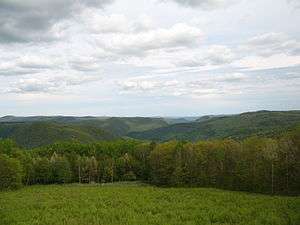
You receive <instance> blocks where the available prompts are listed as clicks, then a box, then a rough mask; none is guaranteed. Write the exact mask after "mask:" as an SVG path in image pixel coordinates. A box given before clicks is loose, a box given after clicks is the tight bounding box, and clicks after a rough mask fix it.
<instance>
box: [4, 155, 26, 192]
mask: <svg viewBox="0 0 300 225" xmlns="http://www.w3.org/2000/svg"><path fill="white" fill-rule="evenodd" d="M21 186H22V166H21V163H20V162H19V161H18V160H17V159H14V158H10V157H9V156H7V155H4V154H0V190H7V189H16V188H19V187H21Z"/></svg>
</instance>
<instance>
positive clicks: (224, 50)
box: [175, 45, 235, 67]
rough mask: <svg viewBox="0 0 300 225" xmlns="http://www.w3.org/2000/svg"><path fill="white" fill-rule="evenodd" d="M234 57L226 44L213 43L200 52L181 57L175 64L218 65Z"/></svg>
mask: <svg viewBox="0 0 300 225" xmlns="http://www.w3.org/2000/svg"><path fill="white" fill-rule="evenodd" d="M234 59H235V54H234V52H233V51H232V50H231V49H230V48H228V47H227V46H222V45H213V46H209V47H208V48H207V49H203V50H202V51H201V52H200V53H198V54H195V55H193V53H191V55H189V56H187V57H184V58H183V59H182V58H179V59H178V61H177V62H175V65H176V66H183V67H201V66H210V65H211V66H219V65H224V64H229V63H232V62H233V61H234Z"/></svg>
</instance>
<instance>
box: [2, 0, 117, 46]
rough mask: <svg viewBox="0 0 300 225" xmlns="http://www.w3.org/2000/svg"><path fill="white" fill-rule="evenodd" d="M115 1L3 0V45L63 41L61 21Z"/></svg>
mask: <svg viewBox="0 0 300 225" xmlns="http://www.w3.org/2000/svg"><path fill="white" fill-rule="evenodd" d="M111 2H112V0H80V1H79V0H77V1H74V0H64V1H62V0H26V1H23V0H1V1H0V43H1V42H2V43H16V42H32V41H37V42H40V41H45V42H47V41H52V40H55V39H58V38H60V35H61V30H60V29H61V28H63V27H62V26H61V24H60V23H61V22H63V21H64V20H66V19H68V18H70V17H72V16H73V15H76V14H78V12H80V11H81V10H83V9H84V8H86V7H103V6H104V5H106V4H109V3H111Z"/></svg>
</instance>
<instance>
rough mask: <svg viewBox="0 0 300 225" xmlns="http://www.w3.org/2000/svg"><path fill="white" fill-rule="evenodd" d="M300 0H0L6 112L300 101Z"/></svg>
mask: <svg viewBox="0 0 300 225" xmlns="http://www.w3.org/2000/svg"><path fill="white" fill-rule="evenodd" d="M299 24H300V1H299V0H251V1H249V0H26V1H24V0H0V116H4V115H24V116H26V115H99V116H100V115H107V116H198V115H204V114H223V113H238V112H243V111H254V110H261V109H266V110H290V109H300V29H299Z"/></svg>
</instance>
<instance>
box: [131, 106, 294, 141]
mask: <svg viewBox="0 0 300 225" xmlns="http://www.w3.org/2000/svg"><path fill="white" fill-rule="evenodd" d="M298 124H300V111H258V112H248V113H242V114H239V115H228V116H224V115H223V116H206V117H201V118H199V119H198V120H197V121H195V122H191V123H181V124H172V125H169V126H166V127H161V128H157V129H152V130H148V131H143V132H131V133H129V134H128V136H129V137H132V138H136V139H145V140H156V141H166V140H170V139H178V140H190V141H196V140H201V139H204V140H205V139H221V138H234V139H242V138H245V137H249V136H253V135H258V136H273V135H276V134H278V133H280V132H282V131H285V130H287V129H289V128H291V127H293V126H296V125H298Z"/></svg>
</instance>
